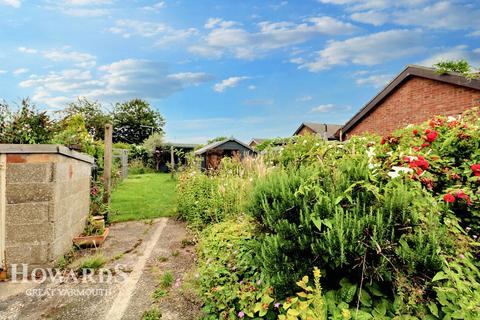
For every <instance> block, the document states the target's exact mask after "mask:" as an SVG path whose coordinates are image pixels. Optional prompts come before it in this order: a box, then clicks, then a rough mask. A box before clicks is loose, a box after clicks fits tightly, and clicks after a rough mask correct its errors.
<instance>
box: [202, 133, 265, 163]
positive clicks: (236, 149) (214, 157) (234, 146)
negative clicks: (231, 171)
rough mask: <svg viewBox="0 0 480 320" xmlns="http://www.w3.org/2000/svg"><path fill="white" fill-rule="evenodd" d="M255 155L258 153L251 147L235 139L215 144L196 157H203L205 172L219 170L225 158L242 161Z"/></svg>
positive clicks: (205, 148) (208, 146) (206, 147)
mask: <svg viewBox="0 0 480 320" xmlns="http://www.w3.org/2000/svg"><path fill="white" fill-rule="evenodd" d="M255 154H256V152H255V151H254V150H253V149H252V148H250V146H248V145H247V144H245V143H243V142H241V141H239V140H237V139H235V138H228V139H225V140H222V141H217V142H213V143H210V144H208V145H206V146H205V147H203V148H201V149H199V150H197V151H195V155H196V156H199V157H202V169H204V170H215V169H217V168H218V167H219V165H220V162H221V161H222V159H223V158H224V157H230V158H237V159H239V160H241V159H243V158H244V157H246V156H254V155H255Z"/></svg>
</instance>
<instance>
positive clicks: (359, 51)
mask: <svg viewBox="0 0 480 320" xmlns="http://www.w3.org/2000/svg"><path fill="white" fill-rule="evenodd" d="M423 44H424V39H423V35H422V32H421V31H418V30H389V31H382V32H378V33H372V34H369V35H367V36H360V37H354V38H350V39H347V40H344V41H331V42H329V43H328V44H327V46H326V48H325V49H323V50H321V51H319V52H318V53H317V57H316V58H315V59H314V60H313V61H310V62H307V63H304V64H303V65H301V66H300V67H301V68H307V69H308V70H310V71H313V72H316V71H321V70H325V69H329V68H331V67H332V66H335V65H347V64H349V63H353V64H358V65H369V66H370V65H375V64H380V63H384V62H386V61H389V60H394V59H397V58H401V57H406V56H410V55H414V54H417V53H419V52H422V51H423V50H424V48H423Z"/></svg>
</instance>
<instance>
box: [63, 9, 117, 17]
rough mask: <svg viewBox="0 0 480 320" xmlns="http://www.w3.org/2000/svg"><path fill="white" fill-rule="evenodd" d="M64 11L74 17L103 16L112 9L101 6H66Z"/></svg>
mask: <svg viewBox="0 0 480 320" xmlns="http://www.w3.org/2000/svg"><path fill="white" fill-rule="evenodd" d="M63 13H65V14H68V15H70V16H74V17H102V16H106V15H108V14H109V13H110V10H108V9H101V8H90V9H83V8H66V9H64V10H63Z"/></svg>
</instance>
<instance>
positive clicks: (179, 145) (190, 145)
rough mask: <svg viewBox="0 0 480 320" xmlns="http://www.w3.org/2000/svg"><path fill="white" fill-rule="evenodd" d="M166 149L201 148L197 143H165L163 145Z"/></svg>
mask: <svg viewBox="0 0 480 320" xmlns="http://www.w3.org/2000/svg"><path fill="white" fill-rule="evenodd" d="M163 146H165V147H174V148H185V149H195V148H196V147H198V146H199V144H196V143H177V142H165V143H164V144H163Z"/></svg>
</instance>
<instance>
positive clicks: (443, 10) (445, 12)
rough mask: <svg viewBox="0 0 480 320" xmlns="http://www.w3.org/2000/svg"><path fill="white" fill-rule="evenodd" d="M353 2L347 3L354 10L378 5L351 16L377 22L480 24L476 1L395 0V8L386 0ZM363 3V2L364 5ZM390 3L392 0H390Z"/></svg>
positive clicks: (450, 25)
mask: <svg viewBox="0 0 480 320" xmlns="http://www.w3.org/2000/svg"><path fill="white" fill-rule="evenodd" d="M350 3H356V5H354V6H353V7H347V8H350V9H352V10H353V11H357V10H361V9H362V10H363V9H375V10H369V11H364V12H354V13H353V14H352V15H351V16H350V17H351V18H352V19H353V20H355V21H359V22H364V23H369V24H373V25H376V26H378V25H382V24H384V23H387V22H391V23H395V24H398V25H402V26H420V27H424V28H429V29H436V28H438V29H450V30H461V29H474V30H478V29H479V28H480V19H479V17H480V8H479V7H478V6H475V5H474V4H473V3H470V4H468V3H463V4H462V3H458V2H455V1H451V0H444V1H436V2H433V3H431V4H429V5H425V4H427V1H420V0H419V1H415V0H412V1H395V2H394V3H393V6H395V7H397V8H394V9H393V10H392V8H391V6H385V4H386V3H387V2H386V1H384V0H372V1H350ZM361 3H363V6H360V4H361ZM388 3H391V2H390V1H388ZM368 4H369V5H368ZM379 9H380V10H379ZM382 9H383V10H382ZM387 9H388V10H387Z"/></svg>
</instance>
